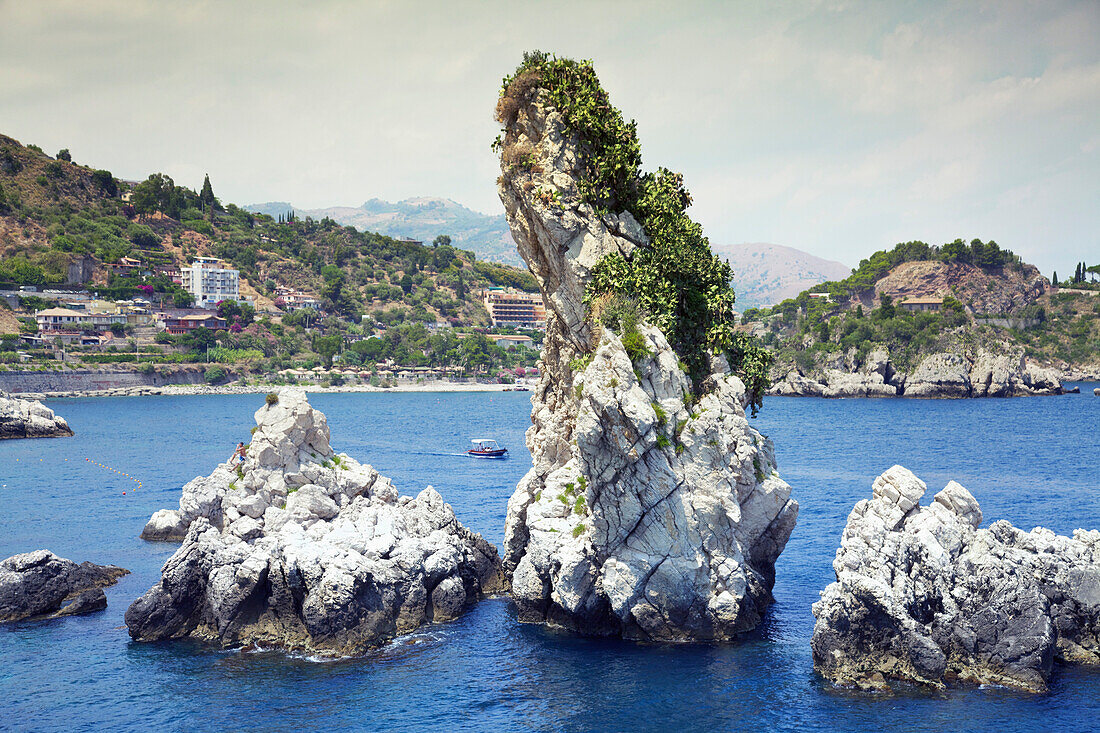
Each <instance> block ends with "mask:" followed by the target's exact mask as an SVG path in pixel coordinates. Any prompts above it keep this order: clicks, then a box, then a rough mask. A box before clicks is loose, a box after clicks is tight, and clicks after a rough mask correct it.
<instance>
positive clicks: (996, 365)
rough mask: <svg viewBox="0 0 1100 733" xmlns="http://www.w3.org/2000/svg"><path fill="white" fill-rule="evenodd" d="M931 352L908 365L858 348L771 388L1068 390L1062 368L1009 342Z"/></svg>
mask: <svg viewBox="0 0 1100 733" xmlns="http://www.w3.org/2000/svg"><path fill="white" fill-rule="evenodd" d="M997 346H999V347H1000V348H996V347H991V348H977V349H967V348H959V349H958V350H955V351H944V352H935V353H932V354H927V355H926V356H924V357H923V358H921V360H920V361H919V362H917V364H916V366H915V367H913V368H912V369H910V370H909V371H904V370H902V369H900V368H899V367H897V366H895V364H894V363H893V362H892V361H891V359H890V354H889V353H888V352H887V351H886V350H885V349H876V350H874V351H872V352H871V353H870V354H868V355H867V357H866V358H864V359H862V360H861V359H860V358H859V356H858V354H857V353H856V350H855V349H851V350H850V351H849V352H848V353H847V354H837V355H836V356H835V357H834V358H833V359H832V360H831V361H830V362H828V363H826V364H825V365H824V367H823V368H821V369H819V370H813V371H807V372H806V373H803V371H802V370H799V369H791V370H789V371H787V372H786V373H785V374H782V375H781V376H778V375H777V378H776V380H775V383H774V384H773V385H772V387H771V389H770V390H769V391H768V393H769V394H773V395H782V396H787V397H924V398H962V397H1023V396H1031V395H1058V394H1062V383H1061V382H1060V381H1059V377H1058V373H1057V372H1056V371H1055V370H1053V369H1049V368H1046V367H1042V366H1039V365H1038V364H1035V363H1034V362H1032V361H1030V360H1029V359H1027V357H1025V356H1024V352H1023V349H1021V348H1020V347H1018V346H1013V345H1011V344H1009V343H1002V344H998V345H997Z"/></svg>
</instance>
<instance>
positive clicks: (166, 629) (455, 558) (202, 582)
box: [126, 390, 501, 654]
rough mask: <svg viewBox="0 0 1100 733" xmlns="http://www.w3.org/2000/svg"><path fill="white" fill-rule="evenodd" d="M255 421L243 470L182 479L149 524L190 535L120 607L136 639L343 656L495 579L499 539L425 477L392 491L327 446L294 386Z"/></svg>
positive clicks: (447, 608)
mask: <svg viewBox="0 0 1100 733" xmlns="http://www.w3.org/2000/svg"><path fill="white" fill-rule="evenodd" d="M256 425H257V429H256V430H255V432H254V435H253V440H252V443H251V444H250V445H249V447H248V451H247V457H246V459H245V461H244V463H243V464H242V465H241V466H240V468H239V470H238V469H237V468H236V467H231V466H230V464H229V463H225V464H222V465H220V466H218V467H217V468H216V469H215V470H214V472H213V473H212V474H210V476H207V477H204V478H197V479H195V480H194V481H192V482H190V483H189V484H187V486H186V487H184V495H183V498H182V499H181V500H180V509H179V511H178V512H177V513H176V514H175V515H172V514H165V513H163V512H158V513H157V515H154V519H153V520H150V524H151V525H155V526H157V527H169V528H170V530H171V531H175V529H176V528H179V527H183V528H185V531H186V536H185V537H184V540H183V544H182V545H181V547H180V548H179V550H178V551H177V552H176V553H175V554H174V555H173V556H172V557H171V558H170V559H169V560H168V562H166V563H165V565H164V568H163V570H162V575H161V580H160V582H158V583H157V584H156V585H155V586H153V587H152V588H151V589H150V590H149V591H148V592H146V593H145V595H143V596H142V597H141V598H139V599H138V600H137V601H135V602H134V604H133V605H132V606H130V608H129V610H127V612H126V625H127V626H128V627H129V630H130V636H131V637H133V638H134V639H135V640H138V641H153V640H157V639H175V638H181V637H193V638H197V639H201V640H205V641H209V642H212V643H216V644H219V645H221V646H226V647H229V646H237V645H242V644H259V645H261V646H269V647H278V648H282V649H292V650H309V651H316V652H321V653H328V654H351V653H356V652H359V651H362V650H363V649H365V648H367V647H370V646H373V645H376V644H378V643H380V642H382V641H384V640H386V639H388V638H391V637H393V636H395V635H397V634H400V633H404V632H407V631H411V630H413V629H415V628H417V627H418V626H420V625H422V624H425V623H429V622H433V621H445V620H449V619H453V618H455V617H456V616H457V615H459V614H460V613H462V611H463V610H464V609H465V608H467V607H468V606H469V605H470V604H472V603H473V602H475V601H476V600H477V599H478V598H480V597H482V596H484V595H486V594H490V593H494V592H496V591H498V590H499V589H500V588H501V580H500V561H499V556H498V553H497V550H496V548H495V547H493V546H492V545H491V544H489V543H488V542H487V541H486V540H485V539H484V538H482V537H481V535H478V534H475V533H473V532H470V531H469V530H468V529H466V528H465V527H463V526H462V525H461V524H459V522H458V520H457V519H456V518H455V515H454V511H453V510H452V509H451V507H450V505H448V504H446V503H445V502H444V501H443V498H442V497H441V496H440V495H439V494H438V493H437V492H436V491H435V490H434V489H432V488H431V487H430V486H429V487H428V488H426V489H424V490H423V491H421V492H420V494H419V495H418V496H416V497H415V498H412V497H408V496H402V497H399V496H398V494H397V490H396V489H395V488H394V487H393V484H391V483H390V480H389V479H388V478H385V477H383V476H380V475H379V474H378V472H377V471H375V470H374V469H373V468H371V467H370V466H368V465H361V464H359V463H358V462H357V461H355V460H354V459H353V458H350V457H349V456H347V455H344V454H334V453H333V451H332V449H331V447H330V446H329V431H328V425H327V422H326V420H325V416H324V415H323V414H321V413H320V412H318V411H317V410H314V409H313V408H312V407H311V406H310V405H309V403H308V402H307V401H306V397H305V394H304V393H303V392H300V391H296V390H284V391H282V392H281V393H280V394H279V399H278V402H277V403H276V404H274V405H265V406H264V407H262V408H260V410H258V411H257V412H256ZM165 517H167V519H166V520H165V519H163V518H165ZM146 529H147V531H148V530H149V527H148V526H147V527H146Z"/></svg>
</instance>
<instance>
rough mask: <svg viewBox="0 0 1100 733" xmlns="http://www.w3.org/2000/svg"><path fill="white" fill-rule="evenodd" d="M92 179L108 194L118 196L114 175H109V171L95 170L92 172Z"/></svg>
mask: <svg viewBox="0 0 1100 733" xmlns="http://www.w3.org/2000/svg"><path fill="white" fill-rule="evenodd" d="M92 181H93V182H94V183H95V184H96V185H97V186H99V188H100V190H101V191H103V193H105V194H107V195H108V196H112V197H113V196H118V183H117V182H116V181H115V177H114V176H113V175H111V171H105V170H102V169H100V170H97V171H95V172H94V173H92Z"/></svg>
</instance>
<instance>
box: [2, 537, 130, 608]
mask: <svg viewBox="0 0 1100 733" xmlns="http://www.w3.org/2000/svg"><path fill="white" fill-rule="evenodd" d="M129 572H130V571H129V570H123V569H122V568H119V567H115V566H114V565H93V564H92V563H90V562H84V563H81V564H79V565H77V564H76V563H75V562H73V561H72V560H66V559H64V558H61V557H58V556H57V555H55V554H53V553H52V552H50V551H49V550H35V551H34V552H26V553H23V554H22V555H13V556H12V557H9V558H8V559H7V560H3V561H0V622H3V621H20V620H22V619H25V618H34V617H36V616H48V617H51V618H53V617H58V616H73V615H77V614H82V613H91V612H92V611H99V610H102V609H104V608H106V607H107V596H106V594H104V592H103V590H102V589H103V588H104V587H106V586H110V585H114V584H115V583H117V582H118V579H119V578H121V577H122V576H123V575H128V574H129ZM66 601H72V602H71V603H69V604H68V605H67V606H65V607H64V608H62V606H63V605H64V604H65V603H66Z"/></svg>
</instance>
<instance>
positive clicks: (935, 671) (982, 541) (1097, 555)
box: [812, 466, 1100, 692]
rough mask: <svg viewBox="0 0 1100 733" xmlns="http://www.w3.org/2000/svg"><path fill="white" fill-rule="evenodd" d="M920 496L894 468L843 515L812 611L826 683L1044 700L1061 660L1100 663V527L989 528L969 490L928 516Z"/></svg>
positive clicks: (955, 490)
mask: <svg viewBox="0 0 1100 733" xmlns="http://www.w3.org/2000/svg"><path fill="white" fill-rule="evenodd" d="M925 490H926V486H925V484H924V482H923V481H921V480H920V479H918V478H917V477H916V476H914V475H913V474H912V473H911V472H910V471H908V470H907V469H905V468H903V467H901V466H894V467H893V468H891V469H889V470H888V471H886V472H885V473H883V474H882V475H881V476H879V477H878V478H877V479H876V480H875V482H874V486H873V489H872V498H871V499H870V500H862V501H860V502H859V503H857V504H856V506H855V508H854V509H853V510H852V513H851V514H850V515H849V516H848V523H847V525H846V526H845V528H844V535H843V537H842V539H841V545H840V549H839V550H838V551H837V554H836V559H835V560H834V562H833V570H834V571H835V572H836V578H837V582H835V583H832V584H831V585H830V586H829V587H828V588H826V589H825V591H824V592H822V594H821V600H820V601H819V602H817V603H815V604H814V606H813V613H814V616H815V617H816V619H817V621H816V624H815V625H814V634H813V640H812V647H813V657H814V666H815V668H816V669H817V670H818V671H819V672H820V673H821V674H822V675H824V676H825V677H826V678H828V679H830V680H832V681H834V682H836V683H839V684H842V685H855V686H859V687H865V688H883V687H885V686H886V681H885V680H886V679H900V680H907V681H911V682H916V683H920V684H923V685H929V686H932V687H943V686H944V685H945V684H946V683H948V682H951V681H956V680H957V681H960V682H970V683H977V684H998V685H1008V686H1012V687H1018V688H1021V689H1024V690H1030V691H1035V692H1039V691H1043V690H1045V689H1046V685H1047V681H1048V679H1049V677H1050V672H1051V667H1052V664H1053V662H1054V661H1055V660H1060V661H1064V662H1076V663H1083V664H1093V665H1095V664H1100V532H1098V531H1095V530H1093V531H1084V530H1077V531H1075V532H1074V533H1073V537H1072V538H1070V537H1063V536H1059V535H1056V534H1054V533H1053V532H1051V531H1050V530H1047V529H1043V528H1041V527H1039V528H1036V529H1034V530H1032V531H1031V532H1022V531H1020V530H1018V529H1016V528H1015V527H1013V526H1012V525H1011V524H1009V523H1008V522H1005V521H999V522H995V523H994V524H992V525H991V526H989V527H988V528H984V529H980V528H979V526H980V525H981V523H982V512H981V509H980V508H979V506H978V502H977V501H976V500H975V499H974V497H973V496H971V495H970V493H969V492H968V491H967V490H966V489H964V488H963V487H962V486H960V485H959V484H957V483H955V482H954V481H952V482H951V483H949V484H948V485H947V486H946V487H945V488H944V489H943V490H942V491H940V492H939V493H938V494H936V495H935V497H933V499H932V502H931V503H930V504H929V505H927V506H923V507H922V506H920V500H921V498H922V497H923V496H924V493H925Z"/></svg>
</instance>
